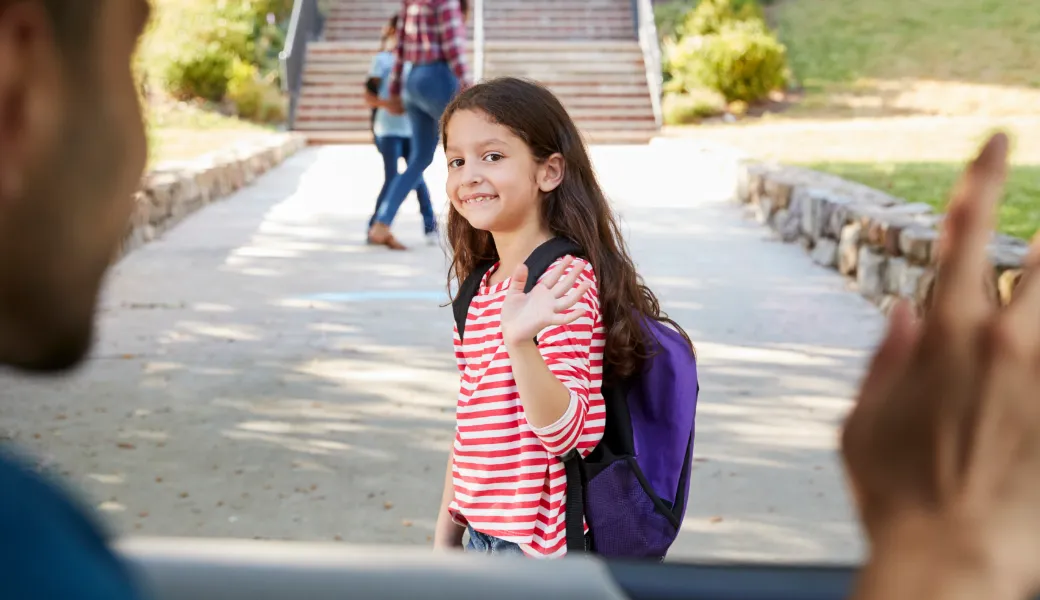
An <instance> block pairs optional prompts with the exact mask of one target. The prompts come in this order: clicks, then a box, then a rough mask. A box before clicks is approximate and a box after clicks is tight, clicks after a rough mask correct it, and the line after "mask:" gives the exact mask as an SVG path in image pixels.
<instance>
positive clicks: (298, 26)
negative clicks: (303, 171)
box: [278, 0, 324, 129]
mask: <svg viewBox="0 0 1040 600" xmlns="http://www.w3.org/2000/svg"><path fill="white" fill-rule="evenodd" d="M323 21H324V18H323V15H322V14H321V10H319V8H318V0H295V2H293V11H292V18H291V19H290V20H289V31H288V32H287V33H286V36H285V48H283V49H282V52H281V54H279V55H278V58H279V59H280V61H281V68H282V86H283V88H284V91H285V93H286V94H288V96H289V128H290V129H292V127H293V125H294V124H295V122H296V105H297V103H298V101H299V98H300V88H301V87H302V85H303V69H304V67H305V66H306V63H307V43H308V42H310V41H313V40H316V39H318V36H320V35H321V28H322V25H323Z"/></svg>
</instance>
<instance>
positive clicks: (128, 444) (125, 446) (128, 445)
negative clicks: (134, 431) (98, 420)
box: [116, 442, 137, 450]
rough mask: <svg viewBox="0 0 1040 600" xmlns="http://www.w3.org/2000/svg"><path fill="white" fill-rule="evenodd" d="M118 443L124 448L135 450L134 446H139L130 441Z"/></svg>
mask: <svg viewBox="0 0 1040 600" xmlns="http://www.w3.org/2000/svg"><path fill="white" fill-rule="evenodd" d="M116 445H117V446H119V447H120V448H122V449H123V450H133V449H134V448H137V446H135V445H133V444H131V443H130V442H119V443H118V444H116Z"/></svg>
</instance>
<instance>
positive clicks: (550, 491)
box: [434, 78, 689, 557]
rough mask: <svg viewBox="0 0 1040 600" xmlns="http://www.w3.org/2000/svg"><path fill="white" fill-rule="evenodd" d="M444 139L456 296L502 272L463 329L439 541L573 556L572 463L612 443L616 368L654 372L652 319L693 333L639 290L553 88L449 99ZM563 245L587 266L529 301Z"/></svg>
mask: <svg viewBox="0 0 1040 600" xmlns="http://www.w3.org/2000/svg"><path fill="white" fill-rule="evenodd" d="M441 131H442V143H443V145H444V152H445V156H446V159H447V163H448V180H447V193H448V197H449V199H450V200H451V207H450V209H449V214H448V223H447V230H448V231H447V236H448V240H449V243H450V247H451V252H452V257H451V269H450V271H449V285H450V284H451V283H453V282H457V283H461V282H462V281H463V280H465V279H466V277H467V276H469V275H470V273H471V272H473V271H474V270H475V269H476V268H477V265H478V264H480V263H482V262H484V261H487V260H492V261H495V264H494V266H493V267H492V268H491V269H490V270H489V271H488V272H487V274H486V275H485V276H484V279H483V280H482V282H481V285H480V287H479V289H478V291H477V294H476V296H475V297H474V299H473V302H472V303H471V304H470V307H469V313H468V315H467V317H466V328H465V336H464V340H460V338H459V332H458V328H457V327H456V329H455V336H454V337H455V354H456V357H457V359H458V365H459V370H460V371H461V372H462V376H461V390H460V392H459V398H458V408H457V422H456V434H455V440H454V443H453V446H452V452H451V456H450V458H449V461H448V468H447V471H446V473H445V481H444V494H443V497H442V502H441V509H440V512H439V514H438V519H437V526H436V532H435V537H434V545H435V547H437V548H449V547H457V546H461V544H462V539H463V533H464V532H465V531H467V530H468V532H469V543H468V545H467V547H466V548H467V550H470V551H476V552H484V553H491V554H502V553H506V554H508V553H513V554H520V553H522V554H525V555H528V556H535V557H557V556H562V555H564V554H565V553H566V551H567V544H566V542H567V540H566V529H567V527H566V497H565V496H566V494H565V490H566V475H565V471H564V466H563V463H562V462H561V460H560V459H559V457H561V456H563V455H565V454H567V453H568V452H570V451H571V450H576V451H577V452H579V453H580V454H581V455H582V456H587V455H588V454H589V453H590V452H591V451H592V450H593V449H594V448H595V447H596V445H597V444H598V443H599V441H600V439H601V438H602V436H603V429H604V423H605V420H604V414H605V413H604V401H603V396H602V394H601V386H602V385H603V377H604V366H606V367H608V369H609V372H610V374H611V376H617V377H626V376H628V375H630V374H632V373H634V372H635V371H636V370H637V369H639V368H640V367H641V365H642V361H643V360H644V359H645V358H646V355H647V352H646V344H645V342H644V340H643V330H642V329H641V327H640V323H639V320H640V319H641V318H642V317H649V318H652V319H656V320H659V321H665V322H667V323H669V324H671V325H672V326H674V327H675V328H676V329H678V330H679V331H680V332H681V331H682V330H681V329H680V328H679V327H678V326H677V325H675V323H674V322H673V321H671V320H670V319H668V318H667V317H666V316H664V315H663V314H662V313H661V311H660V307H659V305H658V302H657V299H656V297H655V296H654V294H653V293H652V292H651V291H650V290H649V289H647V288H646V286H644V285H643V284H642V282H641V280H640V277H639V276H638V274H637V273H636V269H635V266H634V265H633V263H632V260H631V258H630V257H629V256H628V253H627V251H626V248H625V245H624V242H623V241H622V239H621V233H620V228H619V226H618V222H617V219H616V218H615V216H614V214H613V212H612V211H611V209H610V206H609V204H608V203H607V200H606V198H605V197H604V194H603V192H602V190H601V189H600V187H599V184H598V182H597V181H596V177H595V175H594V173H593V169H592V164H591V161H590V160H589V156H588V154H587V153H586V149H585V147H584V145H583V142H582V139H581V136H580V134H579V133H578V130H577V128H576V127H575V125H574V123H573V121H571V119H570V117H569V116H568V114H567V112H566V111H565V110H564V108H563V106H562V105H561V104H560V102H559V101H558V100H557V99H556V97H555V96H553V95H552V94H551V93H550V92H549V91H548V90H546V89H544V88H542V87H540V86H538V85H536V84H533V83H529V82H526V81H522V80H519V79H513V78H504V79H498V80H494V81H491V82H487V83H481V84H479V85H476V86H474V87H472V88H469V89H468V90H466V91H464V92H463V93H461V94H460V95H459V96H457V97H456V98H455V99H454V100H453V101H452V103H451V104H450V105H449V106H448V107H447V109H446V110H445V113H444V116H443V118H442V120H441ZM553 237H563V238H568V239H570V240H571V241H573V242H575V243H576V244H577V245H578V246H579V247H580V248H581V249H582V251H583V252H582V255H583V256H584V257H586V258H578V257H573V256H567V257H564V258H562V259H560V260H558V261H557V262H556V263H555V264H554V266H552V267H550V268H549V269H548V270H547V271H546V273H545V274H544V276H542V277H541V278H540V280H539V283H538V284H537V285H535V286H534V288H533V289H532V290H531V292H530V293H526V294H525V293H524V285H525V283H526V281H527V278H528V273H527V270H526V267H525V266H524V261H525V259H527V257H528V256H529V255H530V254H531V252H532V251H533V250H534V249H535V248H537V247H538V246H539V245H540V244H542V243H543V242H546V241H547V240H549V239H551V238H553ZM601 282H602V285H600V283H601ZM683 336H684V337H686V334H685V333H683ZM535 338H537V342H536V341H535ZM686 339H687V341H688V339H689V338H686ZM586 531H587V526H586Z"/></svg>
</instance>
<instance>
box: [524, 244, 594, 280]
mask: <svg viewBox="0 0 1040 600" xmlns="http://www.w3.org/2000/svg"><path fill="white" fill-rule="evenodd" d="M568 254H570V255H571V256H582V257H584V254H585V253H584V252H582V250H581V248H580V247H579V246H578V245H577V244H575V243H574V242H572V241H570V240H568V239H567V238H562V237H554V238H552V239H550V240H549V241H547V242H545V243H543V244H542V245H541V246H538V247H537V248H535V249H534V252H532V253H531V255H530V256H528V257H527V260H525V261H524V264H525V265H527V285H526V286H524V292H530V291H531V290H532V289H534V286H535V284H537V283H538V278H539V277H541V276H542V274H544V273H545V271H546V270H547V269H548V268H549V266H550V265H552V264H553V263H554V262H556V261H557V260H558V259H560V258H561V257H563V256H567V255H568Z"/></svg>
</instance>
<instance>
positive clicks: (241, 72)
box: [227, 61, 286, 123]
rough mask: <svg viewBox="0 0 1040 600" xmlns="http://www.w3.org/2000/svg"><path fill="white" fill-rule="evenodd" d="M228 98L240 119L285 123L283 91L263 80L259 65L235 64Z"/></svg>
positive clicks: (229, 82)
mask: <svg viewBox="0 0 1040 600" xmlns="http://www.w3.org/2000/svg"><path fill="white" fill-rule="evenodd" d="M227 99H228V100H230V101H231V102H232V103H233V104H234V105H235V112H236V114H238V116H239V117H242V118H243V119H248V120H250V121H256V122H259V123H276V122H280V121H283V120H285V113H286V110H285V102H284V99H283V97H282V93H281V90H280V89H279V88H278V86H277V85H276V84H275V83H274V82H273V81H271V80H270V78H266V79H265V78H262V77H261V76H260V71H259V69H257V67H256V65H251V64H249V63H246V62H243V61H236V62H235V63H234V64H233V65H232V68H231V76H230V80H229V81H228V89H227Z"/></svg>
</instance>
